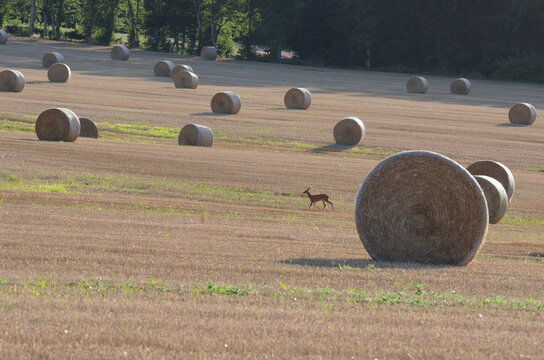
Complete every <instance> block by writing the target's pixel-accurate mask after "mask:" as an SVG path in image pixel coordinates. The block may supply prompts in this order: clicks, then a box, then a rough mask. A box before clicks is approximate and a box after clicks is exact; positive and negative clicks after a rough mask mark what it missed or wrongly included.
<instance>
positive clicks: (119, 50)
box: [111, 45, 130, 61]
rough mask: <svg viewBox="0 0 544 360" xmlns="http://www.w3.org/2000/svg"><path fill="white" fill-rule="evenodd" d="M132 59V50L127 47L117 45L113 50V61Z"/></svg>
mask: <svg viewBox="0 0 544 360" xmlns="http://www.w3.org/2000/svg"><path fill="white" fill-rule="evenodd" d="M129 57H130V50H129V49H128V48H127V47H126V46H125V45H115V46H114V47H112V48H111V59H112V60H118V61H127V60H128V58H129Z"/></svg>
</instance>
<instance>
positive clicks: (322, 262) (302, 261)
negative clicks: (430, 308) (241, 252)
mask: <svg viewBox="0 0 544 360" xmlns="http://www.w3.org/2000/svg"><path fill="white" fill-rule="evenodd" d="M279 262H280V263H282V264H289V265H300V266H312V267H321V268H341V267H349V268H353V269H369V270H372V269H388V268H389V269H390V268H404V269H422V268H435V269H438V268H447V267H451V266H445V265H430V264H417V263H401V262H398V263H395V262H380V261H375V260H364V259H307V258H298V259H285V260H280V261H279Z"/></svg>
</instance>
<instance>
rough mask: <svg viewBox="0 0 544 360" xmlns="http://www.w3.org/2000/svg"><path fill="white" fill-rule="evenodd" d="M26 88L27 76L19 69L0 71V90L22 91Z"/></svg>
mask: <svg viewBox="0 0 544 360" xmlns="http://www.w3.org/2000/svg"><path fill="white" fill-rule="evenodd" d="M24 88H25V77H24V75H23V74H22V73H21V72H19V71H17V70H4V71H2V72H0V91H13V92H21V91H23V89H24Z"/></svg>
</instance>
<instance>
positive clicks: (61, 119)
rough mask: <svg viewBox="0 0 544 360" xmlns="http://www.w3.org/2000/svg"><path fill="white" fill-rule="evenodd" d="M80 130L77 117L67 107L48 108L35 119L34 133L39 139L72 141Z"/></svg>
mask: <svg viewBox="0 0 544 360" xmlns="http://www.w3.org/2000/svg"><path fill="white" fill-rule="evenodd" d="M80 130H81V125H80V123H79V118H78V117H77V115H76V114H75V113H74V112H73V111H72V110H69V109H64V108H54V109H48V110H45V111H44V112H42V113H41V114H40V116H38V120H36V135H37V136H38V139H40V140H48V141H67V142H73V141H76V140H77V138H78V136H79V132H80Z"/></svg>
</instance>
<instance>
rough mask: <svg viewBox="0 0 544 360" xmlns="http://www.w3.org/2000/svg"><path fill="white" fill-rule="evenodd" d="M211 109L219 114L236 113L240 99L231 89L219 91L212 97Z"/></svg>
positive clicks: (240, 102)
mask: <svg viewBox="0 0 544 360" xmlns="http://www.w3.org/2000/svg"><path fill="white" fill-rule="evenodd" d="M211 105H212V111H213V112H214V113H220V114H238V112H239V111H240V108H241V107H242V100H240V97H239V96H238V94H236V93H235V92H233V91H221V92H218V93H217V94H215V95H214V96H213V98H212V103H211Z"/></svg>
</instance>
